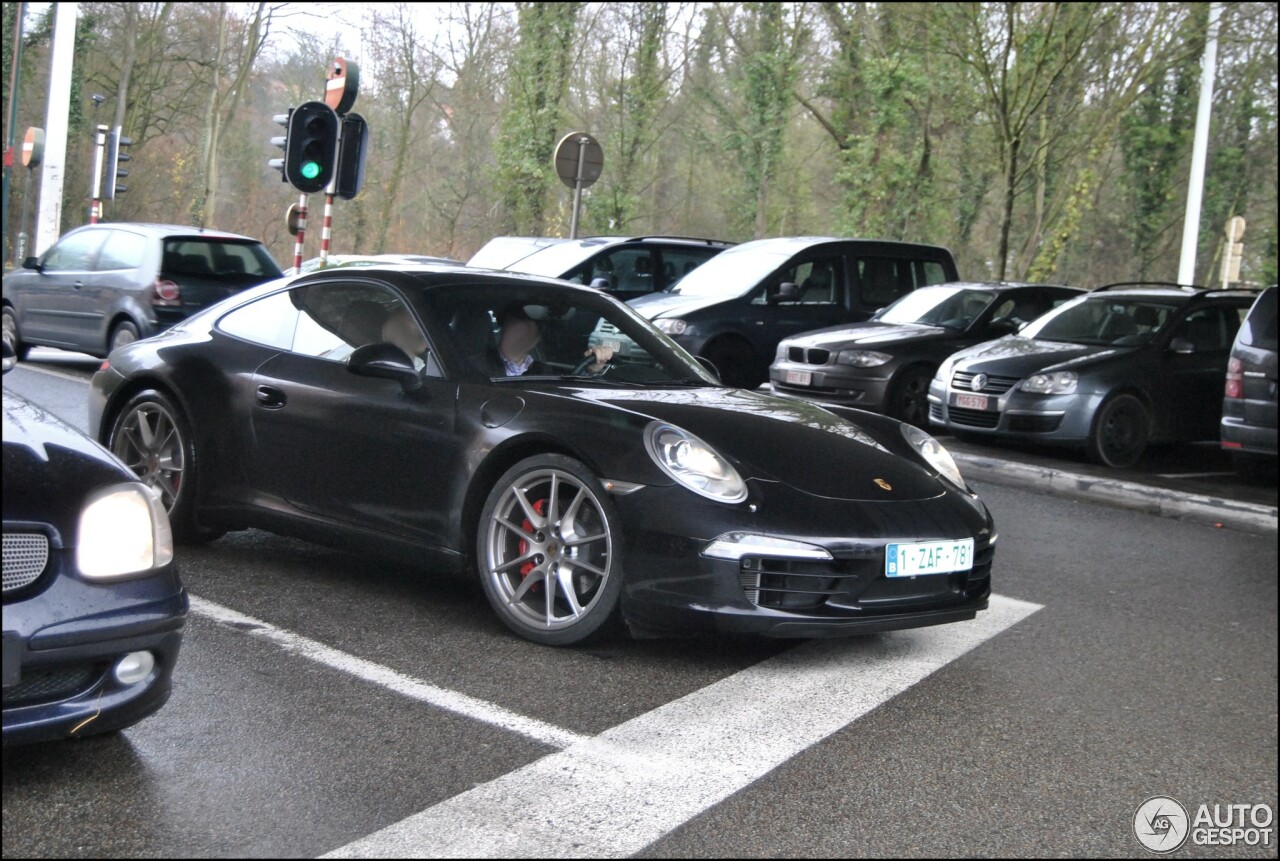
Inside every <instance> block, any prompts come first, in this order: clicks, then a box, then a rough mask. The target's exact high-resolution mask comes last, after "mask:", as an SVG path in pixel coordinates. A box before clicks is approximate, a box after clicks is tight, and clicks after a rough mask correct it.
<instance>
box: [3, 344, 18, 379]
mask: <svg viewBox="0 0 1280 861" xmlns="http://www.w3.org/2000/svg"><path fill="white" fill-rule="evenodd" d="M17 364H18V354H17V353H15V352H14V351H13V346H12V345H11V344H10V343H9V342H8V341H5V342H4V373H6V374H7V373H9V372H10V371H12V370H13V368H14V366H15V365H17Z"/></svg>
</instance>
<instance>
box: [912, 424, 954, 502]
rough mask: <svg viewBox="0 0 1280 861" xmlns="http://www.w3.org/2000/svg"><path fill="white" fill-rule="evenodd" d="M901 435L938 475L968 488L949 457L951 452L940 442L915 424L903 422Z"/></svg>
mask: <svg viewBox="0 0 1280 861" xmlns="http://www.w3.org/2000/svg"><path fill="white" fill-rule="evenodd" d="M902 435H903V436H904V437H906V438H907V442H908V443H910V444H911V447H912V448H913V449H915V450H916V453H917V454H919V455H920V457H922V458H924V462H925V463H927V464H929V466H931V467H933V468H934V469H936V470H937V471H938V473H939V475H942V476H943V477H944V478H946V479H947V480H948V481H950V482H951V483H952V484H954V485H955V486H956V487H959V488H960V489H961V490H968V489H969V488H968V486H967V485H966V484H965V483H964V478H963V477H962V476H961V475H960V467H958V466H956V462H955V460H954V459H953V458H952V457H951V452H949V451H947V450H946V449H945V448H943V446H942V443H940V442H938V441H937V440H936V439H934V438H933V437H931V436H929V434H927V433H925V432H924V431H922V430H920V428H918V427H916V426H915V425H909V424H903V425H902Z"/></svg>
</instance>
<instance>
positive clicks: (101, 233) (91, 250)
mask: <svg viewBox="0 0 1280 861" xmlns="http://www.w3.org/2000/svg"><path fill="white" fill-rule="evenodd" d="M107 232H108V231H106V230H82V231H80V232H79V233H72V234H70V235H68V236H64V237H62V238H61V239H59V240H58V241H57V242H55V243H54V244H53V247H52V248H50V249H49V250H48V251H46V252H45V255H44V260H43V261H42V262H43V264H44V268H45V271H47V272H88V271H89V270H90V269H92V268H93V258H94V255H96V254H97V252H98V246H100V245H101V244H102V240H103V239H104V238H105V237H106V235H107Z"/></svg>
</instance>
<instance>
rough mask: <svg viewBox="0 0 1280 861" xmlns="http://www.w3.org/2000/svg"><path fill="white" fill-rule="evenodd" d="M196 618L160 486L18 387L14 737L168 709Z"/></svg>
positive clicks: (9, 438)
mask: <svg viewBox="0 0 1280 861" xmlns="http://www.w3.org/2000/svg"><path fill="white" fill-rule="evenodd" d="M4 352H5V373H8V371H9V369H10V368H11V367H12V365H13V362H14V358H13V353H12V351H11V350H10V349H9V347H8V345H7V344H6V345H5V350H4ZM186 616H187V594H186V591H185V590H184V589H183V588H182V584H181V582H180V581H179V579H178V568H177V565H176V564H175V563H174V561H173V540H172V537H171V534H170V529H169V518H168V516H167V514H166V513H165V510H164V507H163V505H161V504H160V502H159V500H158V498H157V496H156V495H155V493H154V492H153V491H152V490H150V489H149V488H148V487H147V486H146V485H144V484H142V483H141V482H139V481H138V479H137V476H135V475H134V474H133V473H132V472H130V471H129V469H127V468H126V467H125V466H124V464H122V463H121V462H120V461H118V460H117V459H116V458H114V457H112V456H111V455H110V454H109V453H108V452H107V451H106V450H105V449H103V448H102V447H101V446H99V445H98V444H97V443H95V442H93V441H92V440H90V439H89V438H88V437H86V436H84V434H82V433H80V432H79V431H77V430H76V429H75V428H72V427H70V426H69V425H66V424H64V423H63V422H62V421H61V420H59V419H58V418H56V417H55V416H52V415H50V414H49V413H47V412H45V411H44V410H42V409H40V408H39V407H37V406H35V405H34V404H32V403H30V402H29V401H27V400H25V399H23V398H21V397H19V396H17V395H15V394H13V393H11V392H9V391H8V390H6V391H5V392H4V693H3V702H4V744H5V745H6V746H8V745H11V744H21V743H26V742H36V741H51V740H54V739H61V738H69V737H80V736H87V735H96V734H100V733H106V732H112V731H115V730H119V729H124V728H125V727H128V726H131V725H133V724H135V723H137V722H138V721H140V720H142V719H143V718H144V717H147V716H148V715H150V714H152V713H153V712H155V711H156V710H157V709H159V708H160V707H161V706H162V705H164V703H165V701H166V700H167V699H168V698H169V692H170V679H171V677H172V674H173V666H174V662H175V661H176V660H177V657H178V649H179V646H180V645H181V642H182V632H183V627H184V625H185V623H186Z"/></svg>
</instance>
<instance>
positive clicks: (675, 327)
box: [653, 317, 689, 335]
mask: <svg viewBox="0 0 1280 861" xmlns="http://www.w3.org/2000/svg"><path fill="white" fill-rule="evenodd" d="M653 325H654V326H655V327H656V328H657V329H658V331H659V332H666V333H667V334H668V335H683V334H684V330H685V329H688V328H689V324H688V323H687V322H685V321H684V320H681V319H680V318H679V317H670V318H663V319H661V320H654V321H653Z"/></svg>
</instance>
